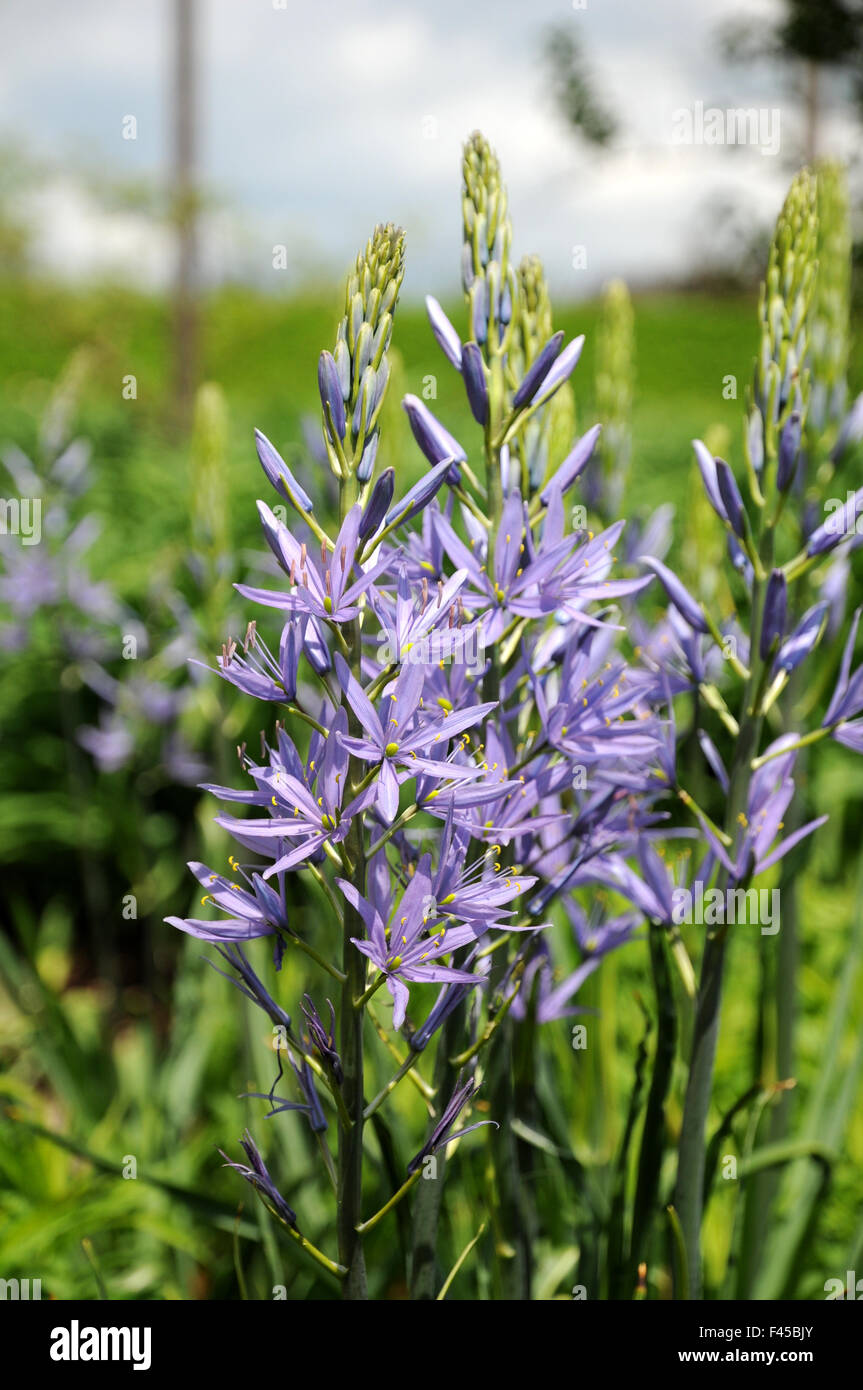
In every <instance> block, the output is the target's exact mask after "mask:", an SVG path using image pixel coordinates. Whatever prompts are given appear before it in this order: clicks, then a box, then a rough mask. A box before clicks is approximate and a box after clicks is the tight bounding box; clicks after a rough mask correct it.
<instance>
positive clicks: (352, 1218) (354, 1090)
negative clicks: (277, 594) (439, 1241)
mask: <svg viewBox="0 0 863 1390" xmlns="http://www.w3.org/2000/svg"><path fill="white" fill-rule="evenodd" d="M351 483H352V480H348V481H346V482H343V484H342V487H341V489H340V495H339V503H340V506H339V510H340V513H341V514H342V516H344V515H346V514H347V512H348V510H349V509H350V505H351V502H352V500H353V493H352V491H351ZM354 486H355V484H354ZM346 630H347V645H348V651H349V660H350V665H351V669H352V671H353V674H354V675H355V676H356V678H357V679H358V680H361V679H362V672H361V669H360V662H361V636H360V625H359V619H358V618H355V619H354V620H353V622H352V623H350V625H349V626H348V627H347V629H346ZM348 727H349V729H350V732H351V734H352V735H353V736H354V737H356V736H358V735H361V733H362V730H361V729H360V727H359V723H358V721H357V718H356V715H355V714H354V712H353V710H351V709H350V707H348ZM364 771H365V768H364V766H363V764H362V763H361V762H360V761H359V760H358V759H357V758H355V757H352V758H351V760H350V762H349V764H348V786H349V787H350V788H351V795H352V796H353V795H354V791H353V788H354V787H355V786H356V785H357V784H358V783H359V782H360V781H361V779H362V776H363V773H364ZM345 849H346V853H347V856H348V859H349V861H350V864H351V872H350V878H351V883H352V884H353V886H354V888H355V889H356V890H357V892H358V893H359V894H361V895H363V896H364V895H365V887H366V857H365V833H364V829H363V817H362V815H357V816H354V818H353V820H352V821H351V826H350V829H349V831H348V834H347V836H346V839H345ZM362 936H363V922H362V918H361V917H360V914H359V913H358V912H357V910H356V908H354V907H353V906H352V905H351V904H350V903H349V902H345V907H344V922H343V934H342V971H343V974H344V977H345V979H344V984H343V985H342V995H341V1036H340V1053H341V1059H342V1069H343V1072H344V1080H343V1083H342V1098H343V1100H344V1103H345V1109H346V1111H347V1114H348V1115H349V1116H350V1119H351V1124H350V1126H348V1125H347V1124H346V1123H345V1121H344V1120H343V1119H342V1118H341V1117H340V1121H339V1136H338V1138H339V1147H338V1168H337V1179H338V1187H337V1206H338V1217H337V1225H338V1238H339V1261H340V1263H341V1264H342V1265H344V1266H345V1269H346V1270H347V1274H346V1276H345V1280H344V1283H343V1285H342V1290H343V1296H344V1298H345V1299H349V1300H361V1299H366V1298H368V1288H367V1285H366V1269H365V1258H364V1255H363V1248H362V1239H361V1236H360V1234H359V1233H358V1231H357V1227H358V1226H359V1225H360V1224H361V1221H362V1187H363V1123H364V1117H363V1109H364V1104H365V1102H364V1099H363V1018H364V1016H365V1009H364V1008H355V1007H354V1001H355V1000H356V999H358V998H360V996H361V995H362V993H363V990H364V989H365V983H366V981H365V975H366V958H365V956H364V955H363V954H362V952H361V951H358V950H357V948H356V946H355V945H354V944H353V941H352V940H351V938H352V937H357V938H362Z"/></svg>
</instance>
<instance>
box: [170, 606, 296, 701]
mask: <svg viewBox="0 0 863 1390" xmlns="http://www.w3.org/2000/svg"><path fill="white" fill-rule="evenodd" d="M304 626H305V624H304V623H303V622H302V621H301V620H300V619H297V618H290V619H289V620H288V621H287V622H286V623H285V625H284V627H283V628H282V635H281V638H280V639H279V655H278V657H275V656H274V655H273V653H272V652H271V651H270V649H269V647H268V646H267V644H266V642H265V641H264V639H263V638H262V637H261V636H260V634H259V633H258V629H257V623H254V622H251V623H249V626H248V627H247V628H246V636H245V639H244V641H243V654H242V656H240V655H238V654H237V644H236V642H235V641H234V640H233V638H232V639H231V641H230V642H227V643H223V645H222V655H221V657H220V658H219V665H218V667H217V668H216V669H217V670H218V673H219V675H220V676H223V677H224V679H225V680H227V681H230V683H231V685H235V686H236V687H237V689H238V690H242V691H243V692H244V693H245V694H246V695H252V696H254V698H255V699H256V700H276V701H284V700H293V699H294V698H295V696H296V693H297V672H298V669H299V662H300V650H301V648H302V644H303V638H302V632H303V628H304ZM193 665H195V666H204V665H205V663H204V662H202V661H197V660H194V659H193ZM205 669H207V670H212V669H213V668H212V667H205Z"/></svg>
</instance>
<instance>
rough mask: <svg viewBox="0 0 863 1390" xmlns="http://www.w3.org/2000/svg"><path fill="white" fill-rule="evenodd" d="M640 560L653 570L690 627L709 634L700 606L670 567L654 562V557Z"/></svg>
mask: <svg viewBox="0 0 863 1390" xmlns="http://www.w3.org/2000/svg"><path fill="white" fill-rule="evenodd" d="M638 559H639V563H640V564H642V565H647V568H648V569H651V570H653V573H654V574H655V575H656V577H657V579H658V580H659V582H660V584H661V585H662V587H663V589H664V590H665V592H666V594H667V595H668V597H669V599H670V600H671V602H672V603H673V604H674V607H675V608H676V609H677V611H678V613H680V614H682V616H683V617H684V618H685V619H686V621H687V622H688V623H689V626H690V627H694V628H695V630H696V632H709V631H710V629H709V628H708V626H707V623H706V621H705V618H704V614H703V613H702V611H701V606H700V604H698V603H696V601H695V599H694V598H693V597H692V595H691V594H690V593H689V591H688V589H685V588H684V586H683V585H682V584H681V582H680V580H679V579H678V578H677V575H676V574H672V573H671V570H670V569H669V568H668V566H667V565H664V564H663V563H662V561H661V560H654V558H653V556H652V555H639V557H638Z"/></svg>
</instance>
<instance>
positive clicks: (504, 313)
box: [495, 257, 512, 327]
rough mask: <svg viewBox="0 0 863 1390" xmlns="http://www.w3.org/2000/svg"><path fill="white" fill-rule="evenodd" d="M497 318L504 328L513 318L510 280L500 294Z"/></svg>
mask: <svg viewBox="0 0 863 1390" xmlns="http://www.w3.org/2000/svg"><path fill="white" fill-rule="evenodd" d="M495 259H499V257H495ZM497 317H498V322H499V323H500V324H501V325H503V327H506V325H507V324H508V323H509V321H510V319H511V318H512V287H511V285H510V283H509V281H508V280H507V282H506V284H505V285H504V287H503V289H502V290H501V292H500V307H499V309H498V311H497Z"/></svg>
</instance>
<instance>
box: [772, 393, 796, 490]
mask: <svg viewBox="0 0 863 1390" xmlns="http://www.w3.org/2000/svg"><path fill="white" fill-rule="evenodd" d="M802 434H803V426H802V422H801V419H800V411H799V410H793V411H792V412H791V414H790V415H789V416H788V419H787V420H786V421H785V424H784V425H783V427H782V434H781V436H780V439H779V462H778V463H777V465H776V486H777V488H778V489H779V491H780V492H787V491H788V489H789V488H790V486H791V484H792V483H793V481H794V474H795V473H796V472H797V460H798V458H799V456H800V439H801V436H802Z"/></svg>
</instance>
